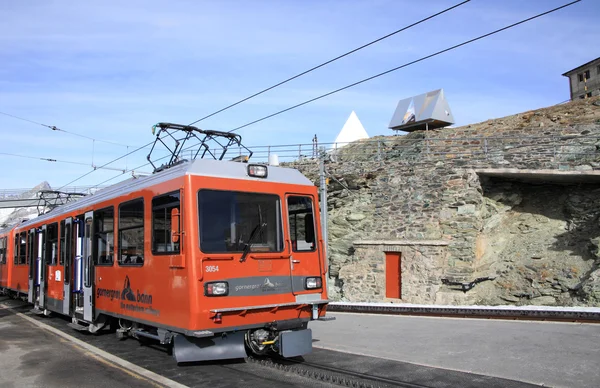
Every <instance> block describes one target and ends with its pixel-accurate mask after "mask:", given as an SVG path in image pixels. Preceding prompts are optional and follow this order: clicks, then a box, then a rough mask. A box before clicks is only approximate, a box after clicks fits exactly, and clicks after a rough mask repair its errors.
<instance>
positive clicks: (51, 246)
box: [46, 222, 58, 265]
mask: <svg viewBox="0 0 600 388" xmlns="http://www.w3.org/2000/svg"><path fill="white" fill-rule="evenodd" d="M57 259H58V224H57V223H56V222H55V223H53V224H50V225H48V226H47V227H46V263H47V264H48V265H56V263H57Z"/></svg>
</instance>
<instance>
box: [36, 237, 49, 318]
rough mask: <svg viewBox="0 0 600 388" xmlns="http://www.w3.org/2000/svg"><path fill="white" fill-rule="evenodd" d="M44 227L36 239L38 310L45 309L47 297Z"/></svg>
mask: <svg viewBox="0 0 600 388" xmlns="http://www.w3.org/2000/svg"><path fill="white" fill-rule="evenodd" d="M46 229H47V228H46V225H44V226H42V231H41V232H40V234H39V237H38V253H39V255H40V257H39V263H40V264H39V266H40V271H39V282H40V302H39V308H40V310H41V309H45V308H46V295H47V289H46V285H47V282H46V279H47V276H46V274H47V273H48V267H47V266H48V264H49V263H48V262H47V260H46V249H47V247H46V236H47V233H46V232H47V230H46Z"/></svg>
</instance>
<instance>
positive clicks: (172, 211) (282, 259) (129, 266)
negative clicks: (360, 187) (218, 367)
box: [0, 159, 328, 362]
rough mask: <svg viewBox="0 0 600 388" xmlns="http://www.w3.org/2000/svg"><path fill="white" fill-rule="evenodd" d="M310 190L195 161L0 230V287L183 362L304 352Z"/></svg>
mask: <svg viewBox="0 0 600 388" xmlns="http://www.w3.org/2000/svg"><path fill="white" fill-rule="evenodd" d="M319 219H320V217H319V209H318V206H317V191H316V188H315V186H314V185H313V184H312V183H311V182H310V181H309V180H308V179H307V178H305V177H304V176H303V175H302V174H301V173H300V172H298V171H296V170H293V169H288V168H282V167H273V166H266V165H255V164H246V163H240V162H233V161H221V160H208V159H198V160H195V161H191V162H185V163H179V164H175V165H173V166H171V167H170V168H168V169H165V170H163V171H160V172H157V173H155V174H153V175H151V176H148V177H144V178H137V179H136V178H132V179H129V180H127V181H124V182H122V183H119V184H116V185H114V186H111V187H109V188H106V189H104V190H101V191H99V192H97V193H95V194H93V195H90V196H87V197H84V198H82V199H80V200H78V201H76V202H73V203H69V204H67V205H64V206H62V207H59V208H56V209H54V210H53V211H51V212H49V213H47V214H45V215H42V216H40V217H38V218H35V219H33V220H31V221H27V222H23V223H21V224H19V225H17V226H15V227H13V228H11V229H9V230H2V231H0V291H2V292H4V293H8V294H12V295H13V296H21V297H25V296H26V297H27V300H28V301H29V302H30V303H32V304H33V305H34V311H36V312H38V313H40V314H42V313H43V314H49V313H50V312H54V313H57V314H63V315H66V316H69V317H71V318H72V323H71V324H70V326H72V327H73V328H75V329H79V330H89V331H90V332H93V333H95V332H97V331H99V330H100V329H102V328H104V327H107V326H108V325H109V324H111V325H114V327H117V330H116V331H117V335H118V336H119V337H120V338H124V337H125V336H130V337H135V338H140V337H147V338H152V339H155V340H157V341H160V343H162V344H167V345H168V344H171V345H173V354H174V356H175V358H176V359H177V361H178V362H188V361H202V360H214V359H227V358H238V357H244V356H245V355H246V354H247V351H248V350H249V351H250V352H253V353H256V354H266V353H269V352H275V353H277V354H280V355H282V356H284V357H293V356H298V355H302V354H306V353H308V352H310V351H311V349H312V334H311V330H310V329H308V328H307V325H308V322H309V321H311V320H315V319H321V320H326V319H327V318H326V317H325V313H326V306H327V302H328V300H327V290H326V287H325V279H326V276H327V263H326V259H325V256H324V249H325V247H324V242H323V240H322V238H321V230H320V223H319V222H318V220H319Z"/></svg>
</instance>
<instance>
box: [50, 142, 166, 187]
mask: <svg viewBox="0 0 600 388" xmlns="http://www.w3.org/2000/svg"><path fill="white" fill-rule="evenodd" d="M153 143H154V141H151V142H150V143H148V144H145V145H143V146H141V147H138V148H136V149H135V150H133V151H130V152H128V153H126V154H125V155H122V156H119V157H118V158H116V159H113V160H111V161H110V162H108V163H104V164H103V165H102V166H100V167H94V169H93V170H91V171H88V172H87V173H85V174H83V175H81V176H79V177H78V178H75V179H73V180H72V181H71V182H69V183H67V184H65V185H62V186H61V187H60V188H59V189H58V191H60V189H62V188H63V187H65V186H68V185H70V184H71V183H74V182H77V181H78V180H80V179H82V178H85V177H86V176H88V175H90V174H91V173H93V172H94V171H96V170H98V169H101V168H104V167H106V166H108V165H109V164H112V163H114V162H116V161H118V160H121V159H123V158H125V157H127V156H129V155H131V154H133V153H135V152H138V151H139V150H141V149H144V148H146V147H148V146H151V145H152V144H153ZM125 171H126V170H125Z"/></svg>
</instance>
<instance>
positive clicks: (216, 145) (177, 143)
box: [147, 123, 252, 173]
mask: <svg viewBox="0 0 600 388" xmlns="http://www.w3.org/2000/svg"><path fill="white" fill-rule="evenodd" d="M157 129H158V131H157ZM152 134H153V135H154V134H155V135H156V139H155V140H154V144H153V145H152V148H151V149H150V153H149V154H148V156H147V159H148V162H150V164H152V167H153V168H154V171H153V172H155V173H156V172H159V171H162V170H165V169H167V168H170V167H173V166H175V165H178V164H180V163H183V162H186V161H187V160H188V159H186V158H185V157H184V152H186V153H187V152H188V151H189V155H190V158H189V159H190V160H194V159H204V158H212V159H214V160H223V158H224V157H225V154H226V153H227V151H228V150H229V149H230V148H231V147H236V146H237V147H238V149H239V150H240V153H241V150H242V149H244V150H245V151H247V152H248V155H245V156H242V157H240V156H241V155H240V156H238V157H237V158H233V160H236V161H244V162H247V161H248V159H250V157H251V156H252V151H250V150H249V149H248V148H247V147H245V146H244V145H243V144H242V137H241V136H240V135H238V134H235V133H231V132H222V131H213V130H206V129H200V128H197V127H194V126H191V125H182V124H173V123H158V124H156V125H154V126H152ZM194 140H196V141H197V142H196V143H195V144H192V145H190V146H189V147H187V148H186V147H185V145H186V143H188V142H189V141H191V142H193V141H194ZM159 143H160V144H162V145H163V146H164V147H165V148H166V150H167V151H168V153H169V154H167V156H162V157H158V158H156V159H154V160H152V152H153V151H154V148H155V147H156V145H157V144H159ZM167 157H168V158H169V161H168V162H166V163H163V164H161V165H160V166H158V167H157V165H156V164H155V163H156V162H158V161H159V160H162V159H166V158H167ZM240 159H241V160H240Z"/></svg>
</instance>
